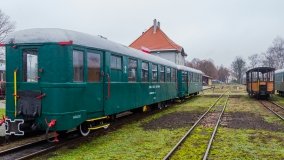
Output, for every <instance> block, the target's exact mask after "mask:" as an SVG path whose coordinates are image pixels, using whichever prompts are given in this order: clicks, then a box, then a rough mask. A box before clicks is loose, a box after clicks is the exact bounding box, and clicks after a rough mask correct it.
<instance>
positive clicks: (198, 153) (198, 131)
mask: <svg viewBox="0 0 284 160" xmlns="http://www.w3.org/2000/svg"><path fill="white" fill-rule="evenodd" d="M212 132H213V128H211V127H210V128H208V127H204V126H199V127H197V128H195V129H194V131H193V132H192V133H191V135H190V136H189V138H188V139H187V140H185V142H184V143H183V144H182V146H181V148H180V149H179V150H178V151H177V152H175V154H174V155H173V157H172V158H171V159H202V157H203V155H204V152H205V151H206V148H207V144H208V141H209V139H210V136H211V133H212Z"/></svg>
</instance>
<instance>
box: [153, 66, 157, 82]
mask: <svg viewBox="0 0 284 160" xmlns="http://www.w3.org/2000/svg"><path fill="white" fill-rule="evenodd" d="M157 81H158V66H157V65H156V64H152V82H157Z"/></svg>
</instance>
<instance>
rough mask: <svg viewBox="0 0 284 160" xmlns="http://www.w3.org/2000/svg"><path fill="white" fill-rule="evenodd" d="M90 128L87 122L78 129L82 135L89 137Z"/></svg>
mask: <svg viewBox="0 0 284 160" xmlns="http://www.w3.org/2000/svg"><path fill="white" fill-rule="evenodd" d="M89 127H90V125H89V124H88V123H86V122H83V123H82V124H80V126H79V127H78V129H79V132H80V134H81V135H82V136H84V137H85V136H88V135H89V133H90V130H89Z"/></svg>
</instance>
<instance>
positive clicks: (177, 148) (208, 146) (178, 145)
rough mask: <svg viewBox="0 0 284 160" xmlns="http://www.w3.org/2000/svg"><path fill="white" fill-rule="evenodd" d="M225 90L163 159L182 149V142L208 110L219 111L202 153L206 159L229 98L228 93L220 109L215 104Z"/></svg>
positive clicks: (188, 136)
mask: <svg viewBox="0 0 284 160" xmlns="http://www.w3.org/2000/svg"><path fill="white" fill-rule="evenodd" d="M226 93H227V92H225V93H223V94H222V95H220V96H219V97H218V99H217V100H216V101H215V102H214V104H213V105H212V106H210V107H209V108H208V110H207V111H206V112H205V113H204V114H203V115H202V116H201V117H200V118H199V119H198V120H197V121H196V122H195V123H194V124H193V126H192V127H191V128H190V129H189V130H188V131H187V132H186V133H185V135H184V136H183V137H182V138H181V139H180V140H179V142H178V143H177V144H176V145H175V146H174V147H173V148H172V150H171V151H170V152H169V153H168V154H167V155H166V156H165V157H164V158H163V160H169V159H170V158H171V157H173V156H174V154H175V152H176V151H178V150H180V149H182V144H183V142H184V141H185V140H186V139H188V138H190V135H191V133H192V132H193V131H194V129H195V128H196V127H197V126H198V124H200V122H201V121H202V120H203V119H204V117H205V116H207V115H208V114H209V113H210V111H212V110H214V111H218V110H219V112H220V114H219V117H218V120H217V122H216V124H215V127H214V131H213V132H212V134H211V137H210V140H209V141H208V144H207V148H206V151H205V153H204V155H203V160H206V159H207V157H208V155H209V152H210V149H211V146H212V142H213V139H214V137H215V135H216V133H217V129H218V126H219V124H220V121H221V117H222V115H223V113H224V111H225V109H226V106H227V102H228V99H229V94H228V96H227V98H226V100H225V103H224V105H223V106H221V110H220V106H217V105H216V104H217V103H218V102H219V101H220V99H221V98H223V97H224V95H225V94H226ZM218 108H219V109H218Z"/></svg>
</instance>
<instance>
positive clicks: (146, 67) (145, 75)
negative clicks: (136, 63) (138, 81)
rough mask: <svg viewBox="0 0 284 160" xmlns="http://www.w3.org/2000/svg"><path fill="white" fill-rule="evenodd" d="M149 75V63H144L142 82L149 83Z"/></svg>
mask: <svg viewBox="0 0 284 160" xmlns="http://www.w3.org/2000/svg"><path fill="white" fill-rule="evenodd" d="M148 74H149V63H147V62H142V76H141V77H142V82H148V81H149V78H148Z"/></svg>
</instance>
